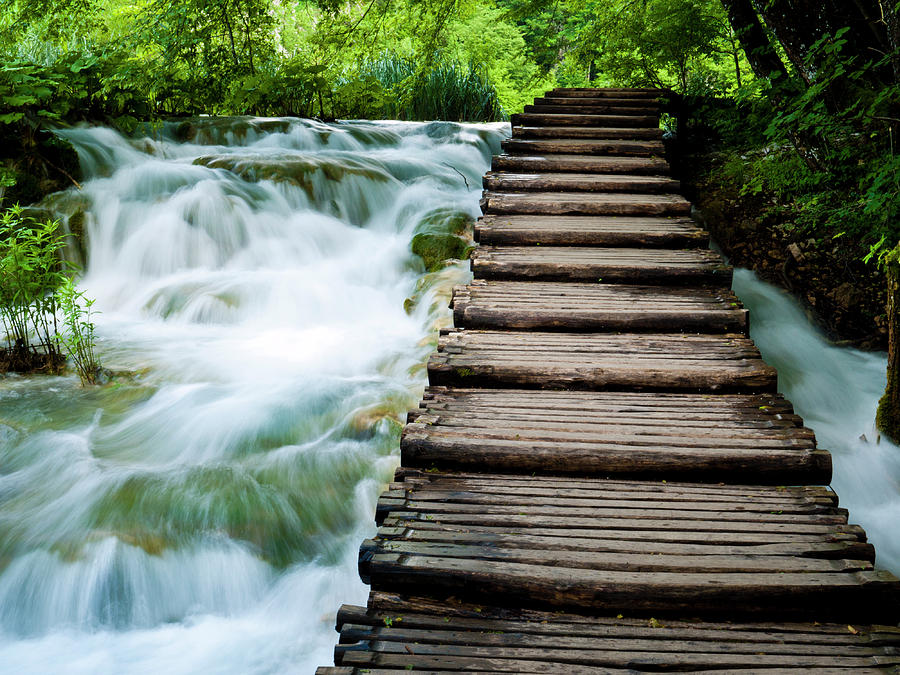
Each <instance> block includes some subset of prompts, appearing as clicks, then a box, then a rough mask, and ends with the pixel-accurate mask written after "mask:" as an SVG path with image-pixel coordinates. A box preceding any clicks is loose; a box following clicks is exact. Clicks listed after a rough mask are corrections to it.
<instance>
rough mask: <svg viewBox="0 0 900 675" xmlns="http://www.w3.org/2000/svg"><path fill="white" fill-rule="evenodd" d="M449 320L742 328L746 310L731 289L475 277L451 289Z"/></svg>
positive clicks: (546, 326)
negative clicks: (451, 311)
mask: <svg viewBox="0 0 900 675" xmlns="http://www.w3.org/2000/svg"><path fill="white" fill-rule="evenodd" d="M452 307H453V320H454V323H455V324H456V325H457V326H466V327H467V328H504V329H515V330H560V331H582V332H586V331H594V332H608V331H622V332H646V331H657V332H679V331H682V332H691V333H745V334H746V333H747V331H748V312H747V310H745V309H743V308H742V306H741V304H740V303H739V302H738V299H737V297H736V296H735V295H734V293H732V292H731V291H727V290H725V289H716V288H687V289H684V288H666V287H660V286H627V285H621V284H615V285H612V284H599V283H597V284H581V283H571V282H570V283H552V282H547V283H540V282H517V281H483V280H476V281H474V282H472V283H471V284H470V285H468V286H459V287H457V288H456V289H455V290H454V293H453V304H452Z"/></svg>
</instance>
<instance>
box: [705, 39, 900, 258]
mask: <svg viewBox="0 0 900 675" xmlns="http://www.w3.org/2000/svg"><path fill="white" fill-rule="evenodd" d="M845 33H846V29H841V30H838V31H837V32H836V33H835V34H834V35H833V36H832V35H826V36H825V37H823V38H822V39H820V40H819V41H818V42H817V43H815V44H814V45H812V47H811V48H810V50H809V54H808V57H807V58H808V60H809V62H810V64H812V63H813V62H814V63H815V64H816V69H815V72H816V78H815V80H813V81H812V82H811V83H810V84H809V86H806V87H798V88H796V89H795V90H793V91H785V90H784V89H782V90H781V91H779V92H778V94H777V95H778V100H777V101H776V102H775V104H774V105H771V104H770V105H768V106H766V105H764V104H762V103H756V104H754V105H752V106H746V105H745V109H747V108H748V107H752V108H753V109H755V111H756V114H755V115H745V116H744V117H743V119H744V120H748V121H749V124H750V126H752V127H753V130H752V132H751V131H750V130H749V129H748V130H747V131H746V132H745V133H744V134H743V137H741V133H740V131H739V130H738V131H737V133H732V134H731V135H730V136H729V138H728V140H729V141H730V142H732V143H734V145H735V146H736V149H737V150H739V151H742V152H744V151H746V150H747V149H748V148H753V147H759V146H761V145H762V146H765V151H764V152H762V153H759V152H754V153H752V154H751V155H750V156H749V157H748V158H747V159H741V160H740V161H736V162H734V163H733V167H735V166H737V167H739V171H740V180H741V183H742V187H741V193H742V194H743V195H744V196H745V197H747V198H755V199H759V200H760V202H761V203H762V204H764V206H763V207H762V210H763V215H764V216H772V217H773V218H774V219H775V220H777V221H780V222H784V223H786V224H787V226H789V227H792V228H794V229H796V230H798V231H799V232H802V233H803V234H805V235H807V236H812V237H815V238H817V239H831V238H841V237H845V236H846V237H847V240H848V241H850V240H852V241H853V242H855V243H859V244H862V245H863V246H871V247H872V251H871V253H870V255H869V256H867V260H870V259H873V258H874V259H877V258H878V255H879V252H880V251H881V250H882V249H883V248H884V247H885V246H886V247H887V248H888V249H891V248H892V247H893V245H892V242H896V241H898V239H900V157H897V156H896V155H895V154H894V135H895V129H894V125H895V124H896V123H897V122H898V120H893V119H892V113H891V111H892V110H894V109H896V107H897V106H898V105H900V87H898V86H897V85H886V86H880V87H873V86H872V82H873V80H874V79H875V78H874V75H873V73H874V71H876V70H877V69H879V68H880V67H881V66H882V65H883V62H884V59H882V58H881V57H879V58H878V59H877V60H865V59H862V58H860V56H859V55H857V54H854V53H853V52H852V51H851V50H848V49H847V43H846V40H845V39H844V35H845ZM719 122H720V123H721V117H720V118H719ZM763 122H764V123H763ZM760 130H761V131H762V138H760V133H759V132H760ZM731 131H736V130H735V129H732V130H731Z"/></svg>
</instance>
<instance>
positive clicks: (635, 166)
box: [491, 154, 669, 176]
mask: <svg viewBox="0 0 900 675" xmlns="http://www.w3.org/2000/svg"><path fill="white" fill-rule="evenodd" d="M491 169H492V170H493V171H524V172H539V171H567V172H574V173H585V172H594V173H628V174H635V175H647V174H650V175H660V176H661V175H667V174H668V173H669V164H668V163H667V162H666V160H664V159H661V158H658V157H612V156H607V157H603V156H593V155H564V154H546V155H494V159H493V160H492V162H491Z"/></svg>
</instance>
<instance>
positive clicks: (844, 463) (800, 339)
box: [734, 269, 900, 575]
mask: <svg viewBox="0 0 900 675" xmlns="http://www.w3.org/2000/svg"><path fill="white" fill-rule="evenodd" d="M734 291H735V293H737V295H738V297H739V298H740V299H741V300H742V301H743V303H744V304H745V305H746V306H747V307H748V308H749V309H750V336H751V337H752V338H753V339H754V340H755V341H756V344H757V345H758V346H759V349H760V351H761V352H762V355H763V358H765V360H766V361H767V362H768V363H769V364H770V365H772V366H775V367H776V368H777V369H778V389H779V391H781V392H782V393H783V394H784V395H785V396H786V397H787V398H788V399H790V400H791V401H792V402H793V404H794V408H795V409H796V411H797V413H798V414H799V415H801V416H802V417H803V419H804V421H805V422H806V424H807V426H809V427H810V428H811V429H813V430H814V431H815V432H816V438H817V441H818V444H819V446H820V447H822V448H825V449H827V450H830V451H831V454H832V459H833V462H834V478H833V480H832V483H831V484H832V486H833V487H834V489H835V491H836V492H837V493H838V496H839V497H840V500H841V506H843V507H846V508H847V509H849V511H850V522H852V523H858V524H859V525H862V526H863V527H864V528H865V530H866V532H867V534H868V536H869V541H871V542H872V543H873V544H874V545H875V550H876V552H877V558H876V561H875V562H876V564H877V566H879V567H883V568H886V569H889V570H890V571H892V572H893V573H894V574H897V575H900V539H898V537H897V523H898V522H900V447H897V446H896V445H894V444H893V443H891V442H889V441H887V440H886V439H884V438H879V434H878V432H877V431H876V430H875V428H874V420H875V409H876V406H877V404H878V399H879V398H880V396H881V394H882V393H884V387H885V383H886V375H885V369H886V367H887V359H886V358H885V356H884V354H878V353H867V352H861V351H859V350H856V349H848V348H843V347H835V346H834V345H832V344H830V343H828V341H827V340H826V339H825V338H824V337H823V336H822V334H821V333H820V332H819V330H818V329H817V328H816V327H815V326H814V325H813V324H812V323H811V322H810V320H809V319H808V317H807V316H806V315H805V314H804V312H803V311H802V310H801V309H800V306H799V305H798V304H797V302H796V301H795V300H794V299H793V298H791V297H790V296H789V295H788V294H787V293H785V292H784V291H781V290H779V289H777V288H775V287H774V286H771V285H770V284H766V283H764V282H761V281H760V280H759V279H757V277H756V275H755V274H754V273H753V272H750V271H749V270H741V269H739V270H735V275H734Z"/></svg>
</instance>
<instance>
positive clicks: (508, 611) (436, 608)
mask: <svg viewBox="0 0 900 675" xmlns="http://www.w3.org/2000/svg"><path fill="white" fill-rule="evenodd" d="M367 604H368V606H367V607H359V606H355V605H342V606H341V607H340V609H339V610H338V612H337V616H336V620H335V630H337V631H338V632H340V631H341V630H342V628H343V627H344V626H345V625H347V624H355V625H357V626H379V627H381V626H387V625H388V624H391V625H393V624H394V619H396V618H398V617H402V619H401V621H398V622H397V625H398V627H403V628H414V629H415V628H421V629H432V630H434V629H437V630H448V631H462V630H464V631H473V632H479V633H482V632H489V631H491V630H494V631H497V633H495V634H506V633H511V634H514V635H540V636H554V635H558V636H564V637H592V638H595V639H604V638H613V639H629V638H633V639H638V640H652V641H659V643H660V644H661V645H666V644H668V643H670V642H672V641H677V640H684V641H691V642H698V643H725V644H733V645H734V646H735V647H738V648H741V647H743V648H747V649H753V647H752V645H754V644H771V645H772V646H773V647H775V646H782V647H783V646H787V645H797V646H803V645H847V646H852V645H859V646H864V647H890V646H894V645H897V643H898V641H900V629H898V628H897V627H895V626H879V625H874V626H873V625H865V624H859V625H854V626H853V629H854V631H856V632H855V633H854V632H850V631H849V629H848V627H847V625H846V624H829V623H788V622H784V621H777V622H775V621H773V622H753V623H741V622H735V621H717V622H714V623H713V622H703V621H697V620H678V619H670V620H667V621H666V622H665V623H664V624H663V623H661V622H651V621H648V620H647V619H642V618H638V617H634V616H627V617H626V616H619V617H614V616H603V615H597V614H588V615H581V614H565V613H561V612H552V613H551V612H542V611H537V610H531V609H527V608H510V607H503V606H494V605H484V604H481V603H479V604H470V603H465V602H462V601H460V600H458V599H453V600H450V601H449V602H439V601H435V600H433V599H430V598H428V597H424V596H406V595H400V594H397V593H385V592H380V591H373V592H372V593H371V594H370V595H369V600H368V603H367ZM385 619H388V621H387V622H386V621H385ZM757 651H758V650H757Z"/></svg>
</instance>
